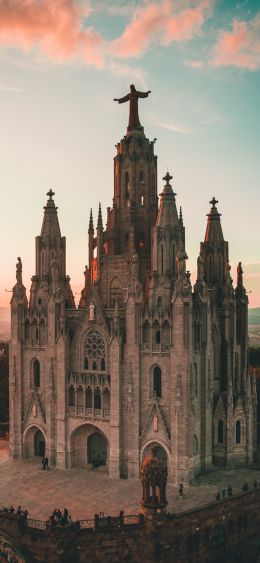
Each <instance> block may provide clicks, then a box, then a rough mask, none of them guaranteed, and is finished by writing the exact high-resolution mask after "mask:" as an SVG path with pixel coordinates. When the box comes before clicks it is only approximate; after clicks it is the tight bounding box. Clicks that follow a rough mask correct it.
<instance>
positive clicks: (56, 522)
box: [46, 508, 72, 530]
mask: <svg viewBox="0 0 260 563" xmlns="http://www.w3.org/2000/svg"><path fill="white" fill-rule="evenodd" d="M71 524H72V518H71V515H70V514H69V511H68V509H67V508H64V510H63V512H61V510H60V509H59V508H58V509H57V508H55V510H54V511H53V513H52V514H51V516H50V518H49V520H47V522H46V529H47V530H55V529H56V528H67V527H68V526H70V525H71Z"/></svg>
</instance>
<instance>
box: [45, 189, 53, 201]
mask: <svg viewBox="0 0 260 563" xmlns="http://www.w3.org/2000/svg"><path fill="white" fill-rule="evenodd" d="M46 195H47V196H48V197H49V199H52V198H53V196H54V195H55V192H54V191H53V190H52V189H50V190H49V191H48V192H47V194H46Z"/></svg>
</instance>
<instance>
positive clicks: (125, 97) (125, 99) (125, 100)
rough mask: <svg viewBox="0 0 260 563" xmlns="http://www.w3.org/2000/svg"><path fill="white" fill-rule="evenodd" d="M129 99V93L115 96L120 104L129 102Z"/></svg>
mask: <svg viewBox="0 0 260 563" xmlns="http://www.w3.org/2000/svg"><path fill="white" fill-rule="evenodd" d="M128 100H129V94H126V96H124V97H123V98H115V102H118V103H119V104H123V103H124V102H128Z"/></svg>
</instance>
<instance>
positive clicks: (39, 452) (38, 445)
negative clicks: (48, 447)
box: [34, 430, 45, 457]
mask: <svg viewBox="0 0 260 563" xmlns="http://www.w3.org/2000/svg"><path fill="white" fill-rule="evenodd" d="M34 455H36V456H40V457H43V456H44V455H45V440H44V436H43V433H42V432H41V430H37V432H35V434H34Z"/></svg>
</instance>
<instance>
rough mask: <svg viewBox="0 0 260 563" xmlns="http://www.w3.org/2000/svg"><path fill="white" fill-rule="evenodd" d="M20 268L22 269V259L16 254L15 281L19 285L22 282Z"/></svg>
mask: <svg viewBox="0 0 260 563" xmlns="http://www.w3.org/2000/svg"><path fill="white" fill-rule="evenodd" d="M22 269H23V266H22V261H21V258H20V256H18V258H17V264H16V281H17V283H18V284H19V285H22V283H23V282H22Z"/></svg>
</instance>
